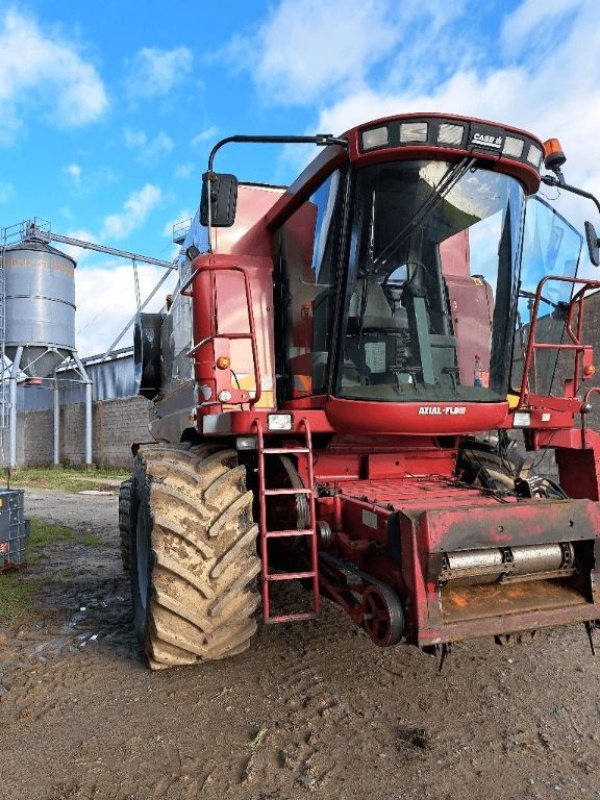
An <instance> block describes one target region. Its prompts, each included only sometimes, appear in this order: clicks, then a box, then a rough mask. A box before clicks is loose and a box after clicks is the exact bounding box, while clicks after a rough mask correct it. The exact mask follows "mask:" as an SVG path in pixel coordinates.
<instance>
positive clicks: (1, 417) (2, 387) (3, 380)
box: [0, 228, 9, 465]
mask: <svg viewBox="0 0 600 800" xmlns="http://www.w3.org/2000/svg"><path fill="white" fill-rule="evenodd" d="M7 239H8V234H7V229H6V228H0V370H1V373H0V461H1V463H2V465H5V464H6V463H7V459H6V458H5V455H4V445H5V431H6V429H7V427H8V414H9V397H8V370H7V368H6V275H5V271H4V253H5V251H6V245H7Z"/></svg>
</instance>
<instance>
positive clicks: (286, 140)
mask: <svg viewBox="0 0 600 800" xmlns="http://www.w3.org/2000/svg"><path fill="white" fill-rule="evenodd" d="M230 142H242V143H250V144H316V145H318V146H320V147H327V146H328V145H330V144H337V145H339V146H340V147H346V148H347V147H348V140H347V139H344V137H343V136H333V135H332V134H331V133H318V134H317V135H316V136H228V137H227V138H226V139H221V141H220V142H217V143H216V145H215V146H214V147H213V149H212V150H211V151H210V155H209V156H208V172H212V171H213V164H214V161H215V156H216V154H217V153H218V151H219V150H220V149H221V148H222V147H223V145H226V144H229V143H230Z"/></svg>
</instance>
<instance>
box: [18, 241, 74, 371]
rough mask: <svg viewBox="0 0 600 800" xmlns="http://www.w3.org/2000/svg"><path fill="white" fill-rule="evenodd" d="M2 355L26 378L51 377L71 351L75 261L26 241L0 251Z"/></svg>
mask: <svg viewBox="0 0 600 800" xmlns="http://www.w3.org/2000/svg"><path fill="white" fill-rule="evenodd" d="M4 270H5V276H6V278H5V280H6V355H7V356H8V357H9V358H10V359H11V361H14V359H15V355H16V352H17V348H18V347H19V346H23V347H24V350H23V355H22V357H21V363H20V367H21V369H22V370H23V372H26V373H27V374H28V375H31V376H32V377H40V378H43V377H46V376H48V375H51V374H52V372H53V370H54V368H55V367H57V366H58V365H59V364H60V363H61V361H63V360H64V359H65V358H66V357H67V356H68V355H69V354H70V351H71V350H74V349H75V261H74V260H73V259H72V258H70V257H69V256H67V255H65V254H64V253H61V252H60V250H56V249H55V248H54V247H51V246H50V245H48V244H46V243H45V242H41V241H37V240H30V241H26V242H23V243H20V244H18V245H13V246H12V247H7V248H6V250H5V253H4Z"/></svg>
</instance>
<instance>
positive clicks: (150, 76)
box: [126, 47, 194, 100]
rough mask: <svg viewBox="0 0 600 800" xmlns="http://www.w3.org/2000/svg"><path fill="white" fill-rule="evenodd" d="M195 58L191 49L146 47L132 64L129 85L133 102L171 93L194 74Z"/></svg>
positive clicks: (129, 94)
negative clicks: (192, 72)
mask: <svg viewBox="0 0 600 800" xmlns="http://www.w3.org/2000/svg"><path fill="white" fill-rule="evenodd" d="M193 63H194V56H193V54H192V51H191V50H190V49H189V48H188V47H175V48H173V49H172V50H160V49H159V48H157V47H143V48H142V49H141V50H140V51H139V52H138V53H136V55H135V56H134V57H133V59H131V61H130V62H129V75H128V78H127V82H126V88H127V94H128V96H129V98H130V99H131V100H139V99H148V98H151V97H160V96H164V95H167V94H169V93H170V92H171V91H172V90H173V89H175V88H176V87H177V85H178V84H180V83H182V82H183V81H184V80H185V79H186V78H187V77H188V76H189V74H190V73H191V71H192V66H193Z"/></svg>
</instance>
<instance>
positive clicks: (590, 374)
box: [583, 364, 596, 378]
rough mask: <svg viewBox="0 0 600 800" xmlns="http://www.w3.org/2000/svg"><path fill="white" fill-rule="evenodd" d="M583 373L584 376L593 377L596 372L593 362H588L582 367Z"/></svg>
mask: <svg viewBox="0 0 600 800" xmlns="http://www.w3.org/2000/svg"><path fill="white" fill-rule="evenodd" d="M583 374H584V376H585V377H586V378H593V377H594V375H595V374H596V367H595V366H594V365H593V364H588V365H587V367H584V368H583Z"/></svg>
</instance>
